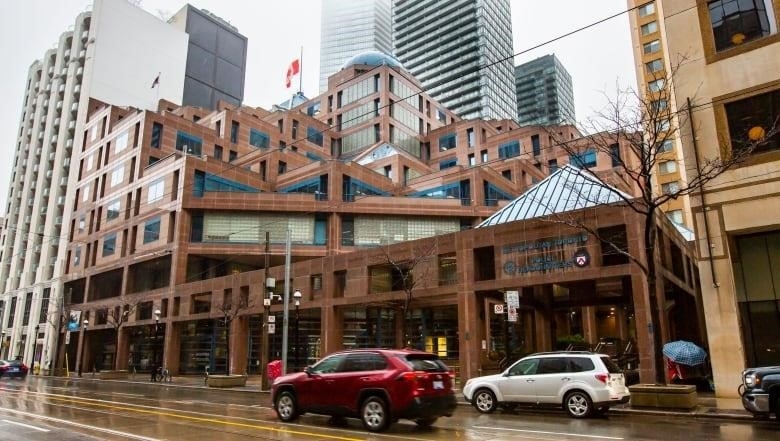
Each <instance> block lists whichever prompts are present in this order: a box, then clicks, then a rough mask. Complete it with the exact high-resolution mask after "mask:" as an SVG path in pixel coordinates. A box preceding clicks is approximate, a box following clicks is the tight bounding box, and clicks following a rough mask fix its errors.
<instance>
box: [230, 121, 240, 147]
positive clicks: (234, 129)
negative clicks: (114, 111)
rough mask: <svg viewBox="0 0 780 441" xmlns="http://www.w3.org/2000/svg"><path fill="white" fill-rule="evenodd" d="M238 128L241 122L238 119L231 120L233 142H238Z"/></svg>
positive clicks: (231, 140) (231, 138)
mask: <svg viewBox="0 0 780 441" xmlns="http://www.w3.org/2000/svg"><path fill="white" fill-rule="evenodd" d="M238 128H239V124H238V122H236V121H231V122H230V142H232V143H233V144H235V143H237V142H238Z"/></svg>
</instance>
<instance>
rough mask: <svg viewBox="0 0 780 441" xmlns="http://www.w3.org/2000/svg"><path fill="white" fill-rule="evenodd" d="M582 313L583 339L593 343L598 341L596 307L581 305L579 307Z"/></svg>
mask: <svg viewBox="0 0 780 441" xmlns="http://www.w3.org/2000/svg"><path fill="white" fill-rule="evenodd" d="M580 314H582V333H583V338H584V339H585V341H587V342H588V343H590V344H591V345H595V344H596V343H598V341H599V328H598V324H597V323H596V307H595V306H583V307H582V308H580Z"/></svg>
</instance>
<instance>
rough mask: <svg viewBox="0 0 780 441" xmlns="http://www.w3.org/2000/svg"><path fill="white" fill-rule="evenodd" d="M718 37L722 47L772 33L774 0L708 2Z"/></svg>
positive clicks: (719, 47)
mask: <svg viewBox="0 0 780 441" xmlns="http://www.w3.org/2000/svg"><path fill="white" fill-rule="evenodd" d="M707 6H708V8H709V11H710V23H711V24H712V34H713V37H714V39H715V49H716V50H718V51H722V50H725V49H728V48H730V47H733V46H739V45H741V44H743V43H745V42H747V41H751V40H755V39H758V38H761V37H765V36H767V35H769V34H770V32H771V29H770V21H769V14H768V13H767V6H769V8H768V10H769V11H770V12H771V11H772V2H771V0H769V1H767V2H765V0H715V1H711V2H709V3H708V4H707Z"/></svg>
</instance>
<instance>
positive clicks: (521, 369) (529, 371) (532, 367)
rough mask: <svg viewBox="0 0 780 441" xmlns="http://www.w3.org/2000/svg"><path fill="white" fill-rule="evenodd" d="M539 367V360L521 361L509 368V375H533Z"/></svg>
mask: <svg viewBox="0 0 780 441" xmlns="http://www.w3.org/2000/svg"><path fill="white" fill-rule="evenodd" d="M538 366H539V359H538V358H531V359H528V360H520V361H518V362H517V363H515V364H514V365H513V366H512V367H510V368H509V375H533V374H535V373H536V368H537V367H538Z"/></svg>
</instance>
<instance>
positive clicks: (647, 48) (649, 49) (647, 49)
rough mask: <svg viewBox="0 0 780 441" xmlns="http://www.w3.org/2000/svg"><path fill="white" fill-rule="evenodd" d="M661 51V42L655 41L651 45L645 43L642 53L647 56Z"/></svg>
mask: <svg viewBox="0 0 780 441" xmlns="http://www.w3.org/2000/svg"><path fill="white" fill-rule="evenodd" d="M660 49H661V41H660V40H653V41H651V42H649V43H645V44H643V45H642V51H643V52H644V53H645V54H652V53H655V52H658V51H659V50H660Z"/></svg>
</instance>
